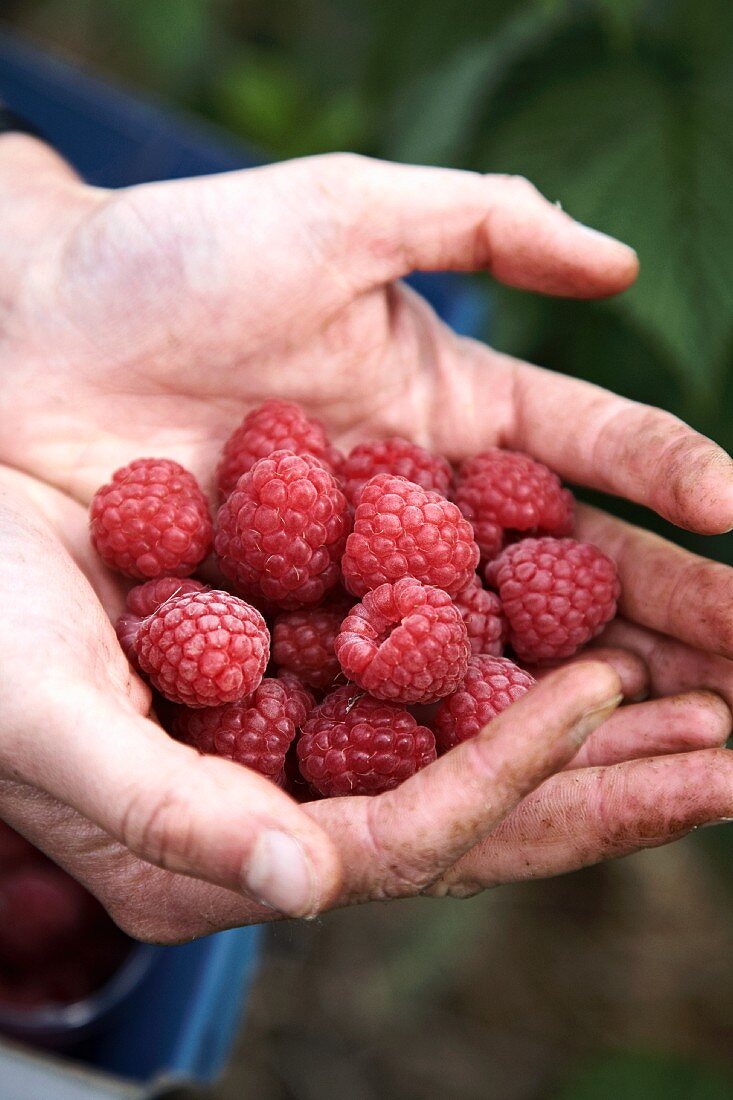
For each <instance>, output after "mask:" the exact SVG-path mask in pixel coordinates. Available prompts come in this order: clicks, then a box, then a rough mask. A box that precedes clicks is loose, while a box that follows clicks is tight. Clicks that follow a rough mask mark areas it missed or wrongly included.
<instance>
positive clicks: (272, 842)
mask: <svg viewBox="0 0 733 1100" xmlns="http://www.w3.org/2000/svg"><path fill="white" fill-rule="evenodd" d="M72 692H73V689H72V688H71V687H70V686H69V687H67V698H69V697H70V696H71V695H72ZM46 732H47V734H52V737H53V741H54V742H55V744H56V749H55V750H54V751H52V746H49V747H48V750H47V751H46V752H42V751H39V749H40V746H39V744H38V738H36V739H35V741H34V744H33V745H32V747H29V751H28V753H27V757H28V758H27V759H26V760H16V761H15V768H16V773H17V771H18V770H19V771H20V772H21V774H22V778H23V779H25V780H26V782H29V783H32V784H33V785H34V786H36V787H41V788H42V789H43V790H45V791H46V792H48V793H49V794H51V795H53V796H54V797H55V798H57V799H60V800H61V801H63V802H65V803H66V804H67V805H69V806H71V807H73V808H74V809H75V810H77V811H78V812H79V813H81V814H83V815H84V817H86V818H88V819H90V820H91V821H92V822H93V823H94V824H96V825H98V826H99V827H101V828H102V829H103V830H104V831H105V832H106V833H108V834H109V835H111V836H112V837H114V838H115V839H117V840H119V841H120V842H121V843H122V844H124V845H125V846H126V847H127V848H128V849H129V850H130V851H131V852H132V853H133V854H134V855H137V856H139V857H140V858H142V859H144V860H146V861H147V862H149V863H152V864H155V865H157V866H158V867H162V868H165V869H167V870H171V871H177V872H182V873H184V874H187V875H191V876H194V877H195V878H199V879H203V880H205V881H206V882H208V883H213V884H215V885H218V886H224V887H226V888H227V889H229V890H234V891H237V892H239V893H244V894H246V895H248V896H249V897H251V898H253V899H255V900H257V901H259V902H262V903H264V904H266V905H268V906H269V907H271V908H274V909H277V910H278V911H280V912H281V913H283V914H285V915H287V916H307V915H311V914H314V913H316V912H318V911H319V910H320V909H322V908H323V907H324V905H325V904H327V902H328V900H329V899H330V898H331V897H332V896H333V895H334V893H335V892H336V890H337V888H338V884H339V879H340V873H339V862H338V858H337V856H336V853H335V850H334V847H333V845H332V843H331V841H330V840H329V838H328V837H327V836H326V834H325V833H324V832H323V830H322V829H321V828H320V827H319V826H318V825H317V824H316V823H315V822H313V821H312V820H311V819H310V818H309V817H308V816H307V815H306V814H305V813H304V812H303V811H302V810H301V809H300V808H299V807H298V806H297V805H296V803H295V802H293V801H292V799H290V798H289V797H288V796H287V795H286V794H284V793H283V792H282V791H280V790H279V789H278V788H277V787H275V786H274V784H272V783H270V782H269V781H268V780H266V779H264V778H263V777H262V776H260V775H258V774H256V773H255V772H252V771H250V770H249V769H247V768H244V767H242V766H241V765H239V764H234V763H231V762H230V761H227V760H221V759H218V758H216V757H212V756H200V755H199V754H198V753H197V752H196V751H195V750H194V749H191V748H189V747H187V746H185V745H182V744H179V743H178V742H176V741H174V740H173V739H172V738H169V737H168V735H167V734H165V733H164V732H163V731H162V730H161V729H160V728H159V727H158V726H157V725H155V724H154V723H153V722H151V721H149V720H147V719H145V718H141V717H140V716H139V715H138V714H136V713H135V712H134V710H133V709H132V708H131V707H130V708H125V707H123V706H121V705H120V704H115V702H114V701H113V700H111V699H110V700H108V699H107V698H106V697H105V696H104V695H101V694H91V693H84V694H79V695H78V696H77V698H76V699H75V700H74V701H73V703H72V705H71V706H66V705H65V707H64V714H63V715H62V716H60V717H59V716H58V715H56V716H55V719H54V721H53V722H50V721H49V722H48V724H47V725H46ZM23 742H26V743H27V738H23V739H22V740H21V746H20V752H21V753H22V745H23ZM59 746H63V751H59V750H58V747H59Z"/></svg>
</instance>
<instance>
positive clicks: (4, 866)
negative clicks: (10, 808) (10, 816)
mask: <svg viewBox="0 0 733 1100" xmlns="http://www.w3.org/2000/svg"><path fill="white" fill-rule="evenodd" d="M37 855H38V851H37V849H36V848H34V847H33V845H32V844H31V843H30V842H29V841H27V840H26V839H25V837H24V836H21V835H20V833H16V831H15V829H11V827H10V825H7V824H6V823H5V822H4V821H0V874H2V873H3V871H7V870H8V868H10V867H17V866H18V865H19V864H21V863H30V862H32V861H33V860H34V859H35V858H36V856H37Z"/></svg>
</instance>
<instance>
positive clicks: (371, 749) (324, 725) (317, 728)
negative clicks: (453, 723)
mask: <svg viewBox="0 0 733 1100" xmlns="http://www.w3.org/2000/svg"><path fill="white" fill-rule="evenodd" d="M297 752H298V761H299V764H300V770H301V773H302V775H303V778H304V779H306V780H307V782H308V783H310V785H311V786H312V787H313V788H314V789H315V790H316V791H318V792H319V794H322V795H326V797H330V796H332V795H345V794H380V793H381V792H382V791H389V790H391V789H392V788H393V787H397V786H398V785H399V784H400V783H402V782H403V780H405V779H408V778H409V777H410V776H411V775H414V773H415V772H416V771H419V769H420V768H424V767H425V765H426V764H429V763H430V762H431V761H432V760H435V738H434V736H433V734H432V731H431V730H429V729H427V727H426V726H419V725H418V724H417V722H416V721H415V719H414V718H413V717H412V715H411V714H409V713H408V711H406V710H405V709H404V707H400V706H397V705H395V704H394V703H383V702H380V701H379V700H378V699H373V698H371V696H369V695H362V694H361V693H360V692H359V691H358V690H357V689H355V688H354V687H352V686H351V685H347V686H346V687H342V688H339V689H338V690H337V691H334V692H333V693H332V694H331V695H329V696H327V698H326V699H324V700H323V702H322V703H321V704H320V706H317V707H315V709H314V710H312V711H311V714H310V717H309V718H308V721H307V722H306V724H305V725H304V727H303V732H302V733H301V735H300V739H299V740H298V742H297Z"/></svg>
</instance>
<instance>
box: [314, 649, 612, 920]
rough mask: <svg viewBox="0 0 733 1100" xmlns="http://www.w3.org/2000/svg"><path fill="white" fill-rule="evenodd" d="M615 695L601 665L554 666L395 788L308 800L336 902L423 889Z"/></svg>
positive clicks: (570, 750)
mask: <svg viewBox="0 0 733 1100" xmlns="http://www.w3.org/2000/svg"><path fill="white" fill-rule="evenodd" d="M620 698H621V697H620V694H619V680H618V677H617V676H616V674H615V672H614V671H613V670H612V669H611V668H609V666H608V665H604V664H599V663H596V662H586V663H585V664H579V665H576V666H575V667H574V668H571V669H562V670H559V671H557V672H555V674H554V675H553V676H551V677H549V678H548V679H547V680H545V681H544V682H543V683H542V684H539V685H537V686H536V687H535V688H533V689H532V690H531V691H530V692H528V693H527V695H525V696H524V697H523V698H522V699H520V700H518V701H517V702H516V703H514V704H513V705H512V706H511V707H510V708H509V709H508V710H506V711H505V712H504V713H503V714H501V715H499V717H497V718H495V719H494V721H493V722H492V723H491V725H490V726H488V727H486V729H485V730H484V731H483V732H482V733H480V734H479V735H478V736H477V737H475V738H472V739H471V740H470V741H466V742H464V743H463V744H462V745H459V746H457V747H456V748H455V749H453V750H452V751H451V752H450V753H448V754H447V755H446V756H444V757H442V759H440V760H438V761H437V762H436V763H434V764H431V765H430V766H429V767H428V768H426V769H424V770H423V771H421V772H418V773H417V774H416V775H414V776H413V777H412V778H411V779H409V780H407V782H405V783H403V784H402V785H401V786H400V787H398V788H397V789H396V790H394V791H390V792H388V793H386V794H384V795H381V796H379V797H378V798H366V799H364V798H361V799H353V798H352V799H349V800H344V799H332V800H327V801H324V802H320V803H315V804H312V805H311V806H310V807H308V811H309V812H310V813H311V814H312V816H313V818H314V819H315V820H316V821H318V822H319V823H320V824H321V825H322V826H323V827H324V828H325V829H326V831H327V832H329V833H330V834H331V835H333V836H335V837H338V842H339V849H340V853H341V858H342V865H343V867H344V882H343V885H342V893H341V898H340V901H341V902H342V903H346V902H351V901H355V900H363V899H366V898H374V897H390V896H402V895H404V894H411V893H415V892H416V890H420V889H422V888H424V887H425V886H426V885H427V884H428V883H429V882H431V881H433V880H434V879H435V878H436V876H437V875H439V874H440V873H441V872H442V871H443V870H444V869H445V868H446V867H447V866H449V865H450V864H451V863H453V862H454V861H455V860H456V859H457V858H458V857H459V856H460V855H461V854H462V853H463V852H464V851H466V850H467V849H468V848H470V847H472V846H473V845H474V844H476V843H477V842H478V841H479V840H480V839H481V838H482V837H483V836H486V834H487V833H488V832H490V830H491V829H493V828H494V827H495V826H496V824H497V822H499V821H501V819H502V818H503V817H504V816H505V815H506V814H507V813H508V812H509V810H510V809H511V808H512V807H513V806H515V805H516V804H517V802H519V800H520V799H521V798H523V797H524V795H525V794H526V793H527V792H528V791H531V790H533V789H534V788H535V787H536V786H537V785H538V783H540V782H541V781H542V779H543V778H545V777H546V776H547V775H550V774H552V773H553V772H555V771H557V770H558V769H559V768H561V767H562V766H563V765H564V764H565V763H567V762H568V760H570V759H571V758H572V757H573V756H574V755H575V753H576V752H577V750H578V745H579V743H580V742H581V741H582V740H583V739H584V738H585V737H586V736H587V735H588V734H589V733H590V731H591V729H594V728H595V727H596V726H597V725H598V724H599V723H600V722H601V721H603V719H604V717H607V716H608V715H609V714H610V713H612V711H613V710H614V709H615V707H616V706H617V705H618V703H619V701H620Z"/></svg>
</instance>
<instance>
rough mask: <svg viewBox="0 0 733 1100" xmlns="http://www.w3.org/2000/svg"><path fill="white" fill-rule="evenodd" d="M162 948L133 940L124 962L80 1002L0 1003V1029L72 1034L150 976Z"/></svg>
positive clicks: (120, 1000) (118, 1001)
mask: <svg viewBox="0 0 733 1100" xmlns="http://www.w3.org/2000/svg"><path fill="white" fill-rule="evenodd" d="M159 952H160V948H159V947H156V946H155V945H153V944H147V943H136V942H135V941H134V940H133V941H132V944H131V948H130V951H129V953H128V955H127V956H126V958H125V960H124V962H123V963H122V964H121V966H120V967H119V968H118V969H117V970H116V971H115V973H114V974H113V975H112V976H111V978H109V979H108V980H107V981H106V982H105V983H104V985H102V986H100V988H99V989H97V990H95V992H94V993H91V994H90V995H89V996H88V997H85V998H84V999H83V1000H81V1001H74V1002H72V1003H71V1004H66V1005H43V1006H42V1007H39V1008H11V1007H10V1006H8V1005H3V1004H0V1031H4V1030H7V1031H8V1032H9V1033H12V1034H15V1035H18V1034H21V1033H22V1034H24V1035H33V1034H34V1033H36V1032H45V1031H49V1030H53V1031H59V1032H64V1033H67V1034H68V1033H73V1032H75V1031H81V1030H83V1029H85V1028H87V1027H88V1026H89V1025H90V1024H93V1023H94V1022H95V1021H96V1020H98V1019H100V1018H101V1017H102V1016H104V1015H106V1014H107V1013H108V1012H110V1011H111V1010H112V1009H114V1008H116V1007H117V1005H118V1004H120V1003H121V1002H122V1001H124V1000H125V998H126V997H127V996H128V995H129V994H130V993H132V992H133V990H134V989H136V988H137V986H138V985H139V984H140V983H141V982H142V981H143V979H144V978H146V977H147V975H148V973H149V971H150V968H151V966H152V964H153V962H154V961H155V959H156V958H157V956H158V953H159Z"/></svg>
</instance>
